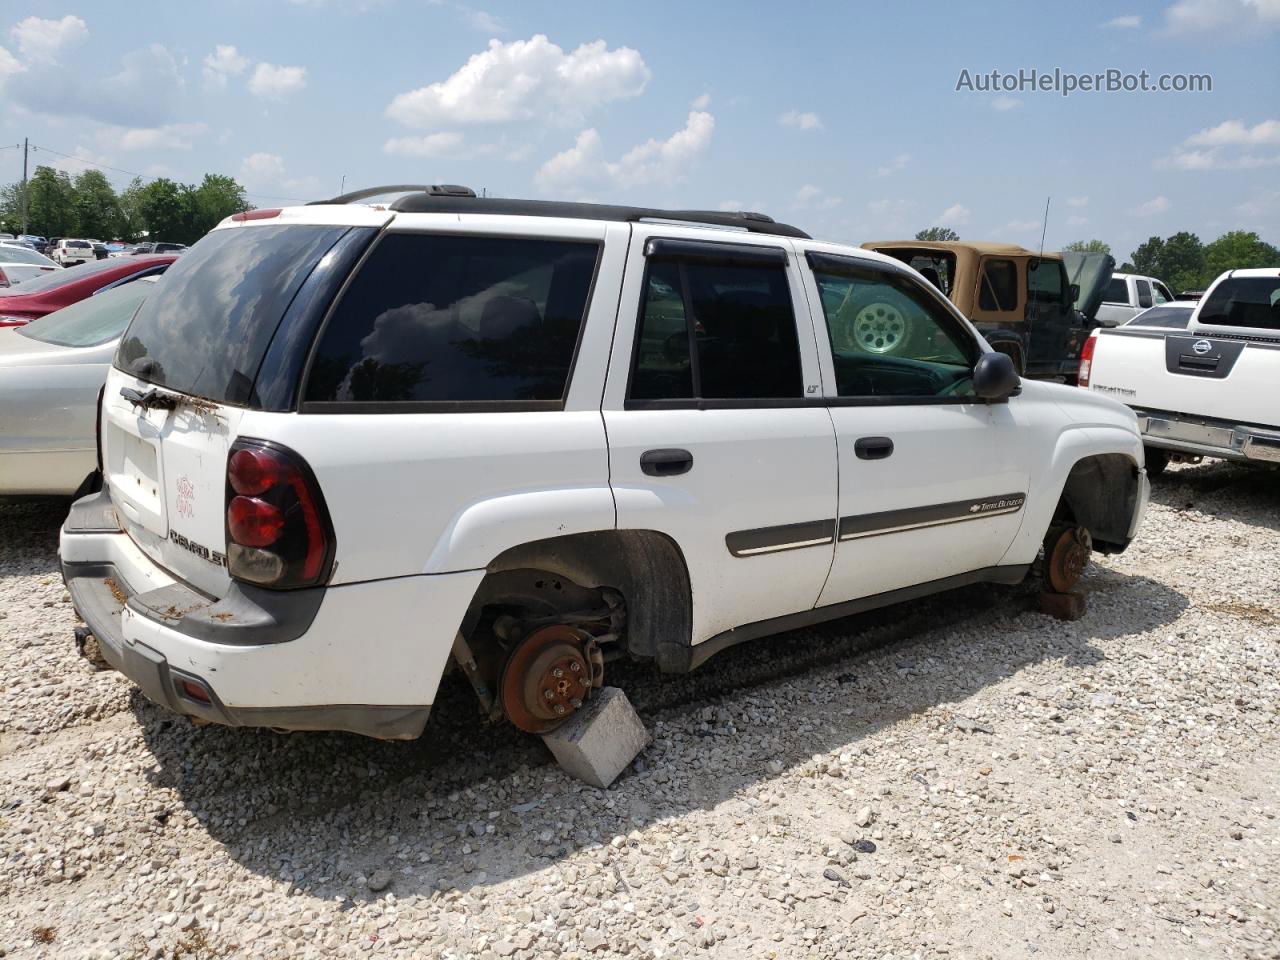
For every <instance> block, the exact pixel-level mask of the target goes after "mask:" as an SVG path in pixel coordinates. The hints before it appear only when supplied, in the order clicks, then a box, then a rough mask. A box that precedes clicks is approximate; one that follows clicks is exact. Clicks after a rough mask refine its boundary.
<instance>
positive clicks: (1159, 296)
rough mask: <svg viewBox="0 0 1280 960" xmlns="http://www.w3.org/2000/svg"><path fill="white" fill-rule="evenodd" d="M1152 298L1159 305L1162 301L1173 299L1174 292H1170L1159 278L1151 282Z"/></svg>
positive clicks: (1166, 301)
mask: <svg viewBox="0 0 1280 960" xmlns="http://www.w3.org/2000/svg"><path fill="white" fill-rule="evenodd" d="M1151 299H1152V300H1153V301H1154V302H1155V305H1156V306H1159V305H1160V304H1162V303H1168V302H1169V301H1170V300H1172V299H1173V294H1171V293H1170V292H1169V288H1168V287H1166V286H1165V285H1164V284H1163V283H1161V282H1160V281H1159V280H1153V281H1152V282H1151Z"/></svg>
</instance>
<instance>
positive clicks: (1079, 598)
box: [1040, 590, 1088, 620]
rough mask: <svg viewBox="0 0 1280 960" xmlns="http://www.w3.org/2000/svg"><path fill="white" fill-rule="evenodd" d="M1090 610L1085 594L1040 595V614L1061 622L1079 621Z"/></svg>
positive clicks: (1047, 593) (1046, 592) (1048, 593)
mask: <svg viewBox="0 0 1280 960" xmlns="http://www.w3.org/2000/svg"><path fill="white" fill-rule="evenodd" d="M1087 610H1088V606H1087V605H1086V603H1085V600H1084V594H1083V593H1050V592H1049V591H1048V590H1046V591H1045V592H1044V593H1042V594H1040V612H1041V613H1047V614H1048V615H1049V616H1051V617H1057V618H1058V619H1059V620H1079V619H1080V618H1081V617H1083V616H1084V615H1085V613H1086V611H1087Z"/></svg>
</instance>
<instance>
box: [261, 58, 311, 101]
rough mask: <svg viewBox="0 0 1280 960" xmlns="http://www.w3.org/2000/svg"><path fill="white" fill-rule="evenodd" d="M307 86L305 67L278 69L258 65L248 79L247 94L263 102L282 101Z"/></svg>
mask: <svg viewBox="0 0 1280 960" xmlns="http://www.w3.org/2000/svg"><path fill="white" fill-rule="evenodd" d="M306 85H307V68H306V67H280V66H276V65H275V64H274V63H260V64H258V65H257V66H256V67H254V70H253V76H251V77H250V78H249V92H250V93H252V94H253V95H254V96H255V97H262V98H263V99H264V100H283V99H285V98H286V97H288V96H289V95H290V94H294V93H297V92H298V91H299V90H301V89H302V88H303V87H305V86H306Z"/></svg>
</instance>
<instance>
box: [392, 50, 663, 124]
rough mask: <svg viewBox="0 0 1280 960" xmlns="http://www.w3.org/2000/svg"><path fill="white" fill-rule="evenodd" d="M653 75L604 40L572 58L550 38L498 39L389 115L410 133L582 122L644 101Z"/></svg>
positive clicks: (405, 96) (398, 100)
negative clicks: (609, 108) (633, 100)
mask: <svg viewBox="0 0 1280 960" xmlns="http://www.w3.org/2000/svg"><path fill="white" fill-rule="evenodd" d="M649 76H650V74H649V68H648V67H647V66H645V62H644V59H643V58H642V57H641V56H640V54H639V53H638V52H637V51H635V50H632V49H631V48H629V47H618V48H617V49H615V50H609V49H608V46H607V44H606V43H605V41H603V40H596V41H595V42H593V43H584V44H583V45H582V46H580V47H578V48H577V49H576V50H574V51H573V52H572V53H569V54H566V53H565V52H564V50H562V49H561V48H560V47H558V46H556V45H555V44H554V43H552V42H551V41H550V40H548V39H547V37H546V36H545V35H543V34H538V35H536V36H534V37H532V38H530V39H529V40H514V41H512V42H510V43H504V42H502V41H500V40H490V41H489V46H488V48H487V49H486V50H484V51H483V52H482V53H477V54H473V55H472V56H471V58H470V59H469V60H467V62H466V63H465V64H464V65H463V66H462V67H460V68H459V69H458V70H457V71H455V72H454V73H453V74H452V75H451V76H449V77H448V78H447V79H445V80H443V81H440V82H437V83H432V84H429V85H427V86H425V87H419V88H418V89H417V90H410V91H408V92H407V93H402V94H399V95H398V96H396V97H395V98H394V99H393V100H392V101H391V103H390V104H389V105H388V106H387V111H386V112H387V116H389V117H390V118H391V119H393V120H396V121H398V122H400V123H403V124H404V125H406V126H409V127H419V128H431V127H438V126H440V125H441V124H477V123H506V122H509V121H512V120H532V119H541V120H544V121H549V122H554V123H574V122H580V120H581V118H582V117H583V116H585V115H586V113H587V112H589V111H590V110H592V109H593V108H595V107H598V106H600V105H601V104H605V103H609V102H611V101H614V100H621V99H625V98H627V97H635V96H638V95H639V94H640V93H641V92H643V91H644V88H645V85H646V84H647V83H648V82H649Z"/></svg>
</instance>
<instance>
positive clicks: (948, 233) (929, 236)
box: [916, 227, 960, 242]
mask: <svg viewBox="0 0 1280 960" xmlns="http://www.w3.org/2000/svg"><path fill="white" fill-rule="evenodd" d="M916 239H917V240H927V241H929V242H934V241H938V240H959V239H960V234H958V233H956V232H955V231H954V230H952V229H951V228H950V227H929V228H928V229H927V230H921V231H920V232H919V233H917V234H916Z"/></svg>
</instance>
